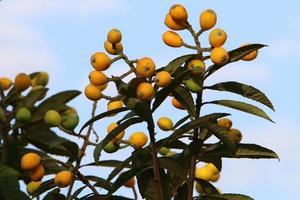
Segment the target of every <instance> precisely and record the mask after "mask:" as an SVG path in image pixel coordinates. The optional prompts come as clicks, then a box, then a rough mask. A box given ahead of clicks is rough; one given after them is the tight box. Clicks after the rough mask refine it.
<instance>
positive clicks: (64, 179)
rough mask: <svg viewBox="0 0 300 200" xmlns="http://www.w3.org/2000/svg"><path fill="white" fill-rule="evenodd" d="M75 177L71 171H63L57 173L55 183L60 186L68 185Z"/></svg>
mask: <svg viewBox="0 0 300 200" xmlns="http://www.w3.org/2000/svg"><path fill="white" fill-rule="evenodd" d="M72 179H73V174H72V172H71V171H61V172H59V173H57V174H56V176H55V178H54V183H55V185H57V186H58V187H61V188H63V187H67V186H69V185H70V184H71V182H72Z"/></svg>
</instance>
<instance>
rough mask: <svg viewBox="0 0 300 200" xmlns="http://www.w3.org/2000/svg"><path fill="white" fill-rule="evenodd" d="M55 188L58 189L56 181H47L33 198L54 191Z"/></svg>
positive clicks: (35, 192) (36, 191)
mask: <svg viewBox="0 0 300 200" xmlns="http://www.w3.org/2000/svg"><path fill="white" fill-rule="evenodd" d="M54 187H56V185H55V184H54V179H50V180H47V181H45V182H43V183H42V184H41V185H40V186H39V187H38V189H37V190H35V191H34V193H33V196H38V195H40V194H42V193H44V192H46V191H49V190H51V189H53V188H54Z"/></svg>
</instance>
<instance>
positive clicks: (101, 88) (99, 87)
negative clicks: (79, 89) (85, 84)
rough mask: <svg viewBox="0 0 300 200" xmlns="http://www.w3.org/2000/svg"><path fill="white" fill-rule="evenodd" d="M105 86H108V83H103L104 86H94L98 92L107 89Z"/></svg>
mask: <svg viewBox="0 0 300 200" xmlns="http://www.w3.org/2000/svg"><path fill="white" fill-rule="evenodd" d="M107 85H108V83H105V84H104V85H99V86H96V88H97V89H98V90H100V92H102V91H103V90H105V89H106V88H107Z"/></svg>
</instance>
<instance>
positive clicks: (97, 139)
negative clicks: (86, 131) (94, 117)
mask: <svg viewBox="0 0 300 200" xmlns="http://www.w3.org/2000/svg"><path fill="white" fill-rule="evenodd" d="M92 132H93V134H94V136H95V137H96V140H95V141H96V142H98V141H99V136H98V134H97V132H96V130H95V129H94V127H92ZM89 144H91V142H90V143H89Z"/></svg>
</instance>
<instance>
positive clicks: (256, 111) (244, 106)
mask: <svg viewBox="0 0 300 200" xmlns="http://www.w3.org/2000/svg"><path fill="white" fill-rule="evenodd" d="M205 104H216V105H221V106H225V107H229V108H233V109H236V110H240V111H243V112H246V113H249V114H252V115H256V116H259V117H262V118H264V119H267V120H269V121H271V122H273V121H272V119H271V118H270V117H269V116H268V115H267V114H266V113H265V112H264V111H263V110H262V109H260V108H258V107H256V106H254V105H251V104H248V103H244V102H240V101H233V100H216V101H210V102H206V103H205Z"/></svg>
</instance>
